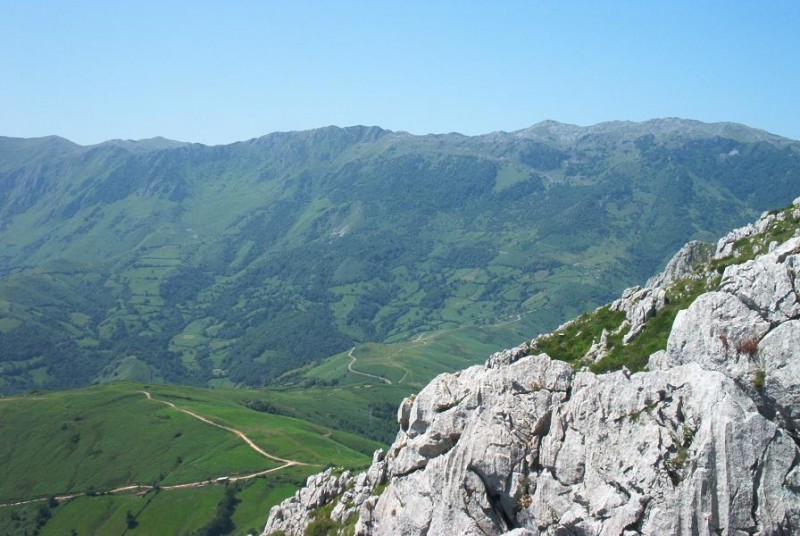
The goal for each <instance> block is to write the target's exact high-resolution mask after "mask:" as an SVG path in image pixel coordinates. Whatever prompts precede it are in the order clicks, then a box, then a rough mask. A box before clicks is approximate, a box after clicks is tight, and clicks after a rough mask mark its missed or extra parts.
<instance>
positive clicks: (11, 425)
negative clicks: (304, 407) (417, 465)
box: [0, 383, 380, 534]
mask: <svg viewBox="0 0 800 536" xmlns="http://www.w3.org/2000/svg"><path fill="white" fill-rule="evenodd" d="M145 392H146V393H149V394H150V396H149V397H148V396H146V394H145ZM274 411H275V410H274V408H273V407H272V406H271V405H270V403H269V398H268V395H267V394H265V393H263V392H258V391H252V390H208V389H196V388H190V387H178V386H166V385H157V386H149V385H141V384H131V383H113V384H108V385H103V386H94V387H90V388H85V389H81V390H76V391H66V392H58V393H47V394H44V395H41V394H40V395H35V396H24V397H20V398H7V399H2V400H0V427H2V430H3V433H2V434H0V467H2V478H0V533H2V534H24V533H25V531H26V530H27V531H28V533H33V531H34V530H35V529H36V527H37V526H40V529H41V532H40V533H41V534H69V533H70V531H71V530H72V529H75V530H76V531H77V532H78V533H79V534H122V533H124V531H125V528H126V527H131V526H135V527H136V528H137V530H138V532H137V533H139V534H165V533H166V534H189V533H192V532H194V531H196V530H200V529H203V528H204V527H206V528H207V527H208V526H209V525H210V524H211V523H212V522H215V519H216V518H217V517H219V516H218V515H217V514H216V513H215V512H217V511H218V505H219V504H222V503H223V502H224V501H226V500H228V501H230V502H231V504H233V506H235V508H234V509H233V511H232V512H229V513H230V514H231V515H228V516H227V518H229V520H230V521H231V522H232V523H233V525H234V526H235V530H234V531H233V533H235V534H245V533H246V531H247V530H248V529H250V528H254V527H260V526H261V525H263V522H264V515H265V513H266V512H267V510H268V509H269V506H270V505H271V504H275V503H276V502H278V501H280V500H282V499H283V498H285V497H286V496H288V495H290V494H291V493H293V492H294V490H295V489H296V488H297V486H298V484H300V483H301V482H303V481H304V480H305V478H306V477H307V476H308V475H310V474H313V473H316V472H318V471H319V470H320V469H322V468H323V467H325V466H326V465H328V464H336V465H337V466H345V467H351V468H357V467H364V466H366V465H367V464H368V463H369V461H370V459H371V454H372V451H373V450H374V449H375V448H377V447H378V446H380V444H379V443H375V442H372V441H369V440H365V439H363V438H360V437H358V436H356V435H353V434H349V433H346V432H342V431H339V430H336V429H333V428H330V427H328V426H324V425H320V424H313V423H310V422H307V421H301V420H298V419H293V418H287V417H284V416H280V415H277V414H275V413H274ZM187 412H191V414H190V413H187ZM200 417H202V418H204V419H207V420H206V421H204V420H201V419H200ZM223 427H225V428H223ZM234 430H237V431H240V432H241V433H242V434H244V435H245V436H246V437H247V438H248V439H250V440H251V441H252V442H253V443H254V444H255V445H256V446H257V447H258V448H260V449H262V450H263V451H264V452H265V453H266V454H268V455H270V456H274V457H275V458H269V457H266V456H265V455H263V454H260V453H259V452H257V451H256V450H255V449H254V448H253V447H251V446H250V445H248V444H247V443H246V442H245V441H244V440H243V438H242V437H240V436H238V435H236V433H235V432H234ZM246 475H254V476H251V477H248V478H242V479H240V480H237V478H238V477H241V476H246ZM193 484H194V485H193ZM36 498H42V499H43V500H39V501H34V502H27V503H25V504H20V505H16V506H10V505H9V504H10V503H15V502H25V501H30V500H32V499H36ZM226 498H227V499H226ZM58 503H60V504H58ZM57 504H58V505H57ZM45 512H46V513H45ZM131 516H132V518H133V520H132V523H131V524H130V525H129V524H128V523H129V521H131ZM217 522H221V521H220V520H218V521H217ZM203 533H205V532H203Z"/></svg>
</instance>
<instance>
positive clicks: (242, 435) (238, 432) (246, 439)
mask: <svg viewBox="0 0 800 536" xmlns="http://www.w3.org/2000/svg"><path fill="white" fill-rule="evenodd" d="M387 381H388V380H387ZM389 383H391V382H389ZM139 392H140V393H142V394H144V396H146V397H147V399H148V400H152V401H153V402H159V403H161V404H165V405H167V406H169V407H171V408H172V409H174V410H176V411H180V412H181V413H185V414H186V415H189V416H191V417H194V418H195V419H197V420H200V421H202V422H204V423H206V424H210V425H211V426H216V427H217V428H221V429H223V430H227V431H228V432H231V433H232V434H235V435H236V436H237V437H238V438H239V439H241V440H242V441H244V442H245V443H246V444H247V446H248V447H250V448H251V449H253V450H254V451H256V452H257V453H258V454H260V455H261V456H263V457H265V458H268V459H270V460H274V461H276V462H282V463H284V464H286V465H284V466H283V467H291V466H292V465H309V464H307V463H304V462H299V461H297V460H287V459H285V458H280V457H278V456H275V455H274V454H270V453H269V452H267V451H265V450H264V449H262V448H261V447H259V446H258V445H256V444H255V443H253V441H252V440H251V439H250V438H249V437H247V436H246V435H245V433H244V432H242V431H241V430H237V429H236V428H231V427H229V426H225V425H223V424H219V423H216V422H214V421H212V420H211V419H209V418H207V417H203V416H202V415H198V414H197V413H195V412H193V411H191V410H188V409H185V408H181V407H178V406H176V405H175V404H173V403H172V402H167V401H166V400H159V399H157V398H153V396H152V395H151V394H150V393H149V392H147V391H139Z"/></svg>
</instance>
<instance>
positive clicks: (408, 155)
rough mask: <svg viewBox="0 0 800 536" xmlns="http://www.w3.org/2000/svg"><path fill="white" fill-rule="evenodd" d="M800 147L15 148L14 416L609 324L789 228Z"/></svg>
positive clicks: (583, 140) (483, 142)
mask: <svg viewBox="0 0 800 536" xmlns="http://www.w3.org/2000/svg"><path fill="white" fill-rule="evenodd" d="M799 159H800V143H798V142H796V141H792V140H788V139H784V138H780V137H778V136H774V135H771V134H768V133H766V132H764V131H760V130H756V129H751V128H748V127H745V126H742V125H736V124H730V123H715V124H705V123H700V122H696V121H687V120H681V119H658V120H652V121H647V122H643V123H630V122H613V123H603V124H599V125H595V126H592V127H577V126H573V125H564V124H560V123H556V122H552V121H547V122H544V123H539V124H537V125H534V126H532V127H530V128H528V129H524V130H521V131H517V132H511V133H506V132H495V133H491V134H486V135H482V136H473V137H468V136H463V135H460V134H455V133H453V134H442V135H427V136H415V135H411V134H408V133H404V132H391V131H387V130H383V129H380V128H377V127H363V126H359V127H350V128H337V127H327V128H322V129H317V130H312V131H305V132H285V133H274V134H269V135H267V136H264V137H261V138H256V139H252V140H248V141H243V142H239V143H234V144H230V145H224V146H212V147H209V146H204V145H199V144H189V143H183V142H176V141H171V140H166V139H163V138H154V139H150V140H140V141H122V140H114V141H109V142H105V143H101V144H99V145H93V146H80V145H76V144H74V143H72V142H70V141H68V140H65V139H63V138H58V137H46V138H36V139H19V138H0V275H1V276H2V279H1V280H0V394H4V395H5V394H10V393H15V392H21V391H29V390H33V389H42V388H45V389H55V388H67V387H75V386H81V385H87V384H89V383H96V382H105V381H111V380H118V379H129V380H138V381H148V382H149V381H162V380H163V381H169V382H175V383H186V384H195V385H210V386H233V385H253V386H258V385H264V384H276V383H280V382H282V381H288V380H287V378H290V377H291V375H290V376H287V373H289V372H291V371H294V370H298V369H301V368H303V367H307V366H308V365H309V364H314V363H319V362H320V361H321V360H323V359H324V358H326V357H328V356H331V355H334V354H339V353H341V352H346V351H347V350H348V349H349V348H351V347H353V346H355V345H357V344H359V343H363V342H368V341H373V342H384V343H385V342H398V341H403V340H409V339H410V338H413V337H415V336H416V337H418V336H421V335H423V334H425V333H430V332H436V331H441V330H447V329H450V328H455V327H459V326H465V325H493V324H499V323H501V322H511V323H512V324H511V325H513V332H512V333H511V334H510V335H509V336H508V337H509V342H513V341H512V340H511V338H513V339H514V340H519V338H520V337H522V336H523V335H525V336H527V335H528V334H531V333H534V334H535V333H538V332H543V331H547V330H549V329H552V328H553V327H555V326H557V325H558V324H560V323H561V322H563V321H564V320H566V319H567V318H569V317H571V316H574V315H575V314H577V313H579V312H581V311H584V310H587V309H591V308H593V307H595V306H597V305H599V304H601V303H604V302H606V301H608V300H610V299H611V298H612V297H613V296H615V295H616V294H618V293H619V292H620V291H621V290H622V289H623V288H625V287H626V286H629V285H630V284H633V283H636V282H641V281H643V280H644V279H645V278H646V277H647V276H649V275H650V274H651V273H653V272H655V271H656V269H658V268H659V267H661V266H663V265H664V263H665V262H666V261H667V259H668V257H669V255H670V254H671V252H673V251H674V250H676V249H677V248H678V247H680V246H681V245H682V244H683V243H685V242H686V241H688V240H691V239H701V240H703V239H704V240H711V239H715V238H716V237H717V236H719V235H720V234H721V233H723V232H724V231H725V230H727V229H730V228H733V227H735V226H737V225H741V224H743V223H744V222H745V221H748V220H752V219H753V218H754V217H755V216H757V215H758V214H759V213H761V212H762V211H764V210H766V209H768V208H772V207H774V206H782V205H786V204H787V203H788V202H790V201H791V200H792V199H793V197H794V196H795V195H796V190H797V185H798V184H800V166H798V160H799Z"/></svg>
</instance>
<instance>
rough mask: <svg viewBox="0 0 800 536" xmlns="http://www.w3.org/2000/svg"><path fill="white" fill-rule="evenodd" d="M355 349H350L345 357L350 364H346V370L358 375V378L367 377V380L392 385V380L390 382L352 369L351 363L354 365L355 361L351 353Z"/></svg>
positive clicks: (381, 377)
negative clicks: (370, 379) (348, 359)
mask: <svg viewBox="0 0 800 536" xmlns="http://www.w3.org/2000/svg"><path fill="white" fill-rule="evenodd" d="M355 349H356V347H355V346H353V347H352V348H350V351H349V352H348V353H347V356H348V357H349V358H350V363H348V365H347V370H349V371H350V372H352V373H353V374H358V375H359V376H364V377H367V378H374V379H376V380H380V381H382V382H386V383H387V384H388V385H392V380H390V379H388V378H384V377H383V376H376V375H375V374H369V373H367V372H359V371H357V370H354V369H353V363H355V362H356V361H357V360H356V356H354V355H353V351H354V350H355Z"/></svg>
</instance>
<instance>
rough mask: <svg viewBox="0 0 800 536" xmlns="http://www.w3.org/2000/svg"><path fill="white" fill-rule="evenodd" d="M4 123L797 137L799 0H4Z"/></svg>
mask: <svg viewBox="0 0 800 536" xmlns="http://www.w3.org/2000/svg"><path fill="white" fill-rule="evenodd" d="M0 13H2V16H1V17H0V46H1V47H2V50H3V53H2V54H0V135H6V136H20V137H32V136H43V135H49V134H58V135H60V136H64V137H66V138H69V139H71V140H73V141H76V142H78V143H82V144H91V143H98V142H100V141H104V140H107V139H112V138H123V139H139V138H147V137H152V136H165V137H168V138H173V139H179V140H184V141H193V142H201V143H206V144H219V143H230V142H233V141H237V140H243V139H248V138H252V137H256V136H260V135H263V134H266V133H269V132H273V131H277V130H303V129H309V128H315V127H321V126H326V125H331V124H334V125H339V126H348V125H354V124H366V125H378V126H381V127H384V128H389V129H392V130H405V131H408V132H412V133H415V134H425V133H429V132H452V131H457V132H462V133H464V134H481V133H486V132H491V131H495V130H506V131H509V130H516V129H520V128H525V127H527V126H530V125H531V124H533V123H536V122H538V121H542V120H544V119H554V120H557V121H563V122H568V123H575V124H579V125H589V124H594V123H597V122H601V121H607V120H615V119H628V120H636V121H638V120H645V119H650V118H653V117H667V116H670V117H671V116H677V117H685V118H692V119H699V120H701V121H734V122H739V123H745V124H747V125H750V126H753V127H758V128H762V129H765V130H768V131H770V132H773V133H776V134H780V135H783V136H787V137H790V138H794V139H800V104H798V98H799V97H800V2H797V1H785V2H782V1H752V2H736V1H730V0H729V1H724V2H723V1H716V2H715V1H704V2H701V1H693V2H683V1H668V2H667V1H663V2H650V1H647V2H646V1H635V2H634V1H630V2H615V1H607V2H601V1H599V0H597V1H593V2H570V1H561V2H555V1H554V2H536V1H521V2H517V1H491V2H490V1H486V2H469V1H460V2H447V1H435V0H428V1H422V2H416V1H394V2H383V1H377V0H373V1H372V2H341V1H340V2H303V1H292V2H289V1H280V2H256V1H252V2H237V1H226V2H222V1H220V2H204V1H193V2H182V1H174V2H173V1H170V2H150V1H137V2H123V1H120V2H88V1H70V2H67V1H62V2H55V1H52V2H48V1H35V0H30V1H24V2H23V1H6V0H0Z"/></svg>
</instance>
